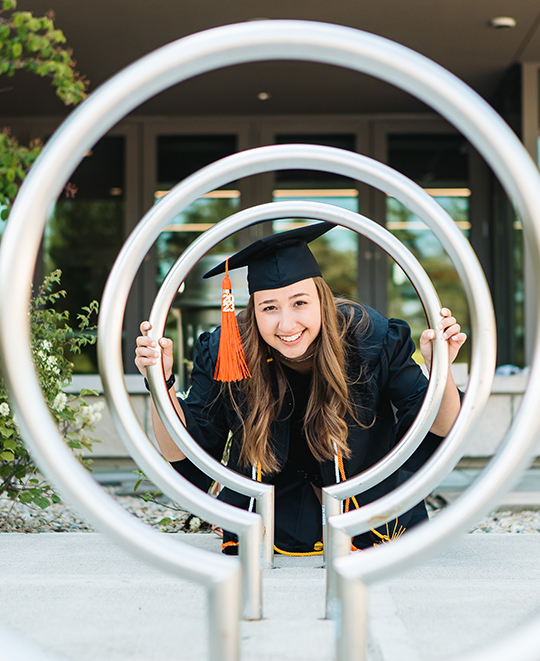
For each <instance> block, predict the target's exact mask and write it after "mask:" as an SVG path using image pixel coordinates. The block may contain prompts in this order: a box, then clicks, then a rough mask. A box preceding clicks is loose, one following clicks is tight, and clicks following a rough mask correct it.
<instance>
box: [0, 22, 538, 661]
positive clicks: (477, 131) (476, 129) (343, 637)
mask: <svg viewBox="0 0 540 661" xmlns="http://www.w3.org/2000/svg"><path fill="white" fill-rule="evenodd" d="M272 59H276V60H306V61H315V62H322V63H327V64H334V65H338V66H343V67H346V68H349V69H352V70H356V71H359V72H361V73H366V74H369V75H373V76H375V77H377V78H380V79H382V80H384V81H386V82H388V83H391V84H394V85H395V86H397V87H398V88H400V89H403V90H405V91H408V92H410V93H411V94H413V95H414V96H416V97H417V98H419V99H421V100H422V101H424V102H425V103H426V104H427V105H429V106H431V107H432V108H433V109H435V110H436V111H438V112H439V113H440V114H441V115H442V116H443V117H445V118H446V119H447V120H448V121H450V122H451V123H453V124H454V125H455V126H456V127H457V128H458V129H459V130H460V131H461V132H462V133H463V134H464V135H465V136H466V137H467V138H468V140H469V141H470V142H471V143H472V144H473V145H474V146H475V148H476V149H477V151H478V152H479V153H480V154H481V155H482V156H483V157H484V158H485V159H486V160H487V161H488V163H489V165H490V166H491V168H492V169H493V171H494V172H495V174H497V175H498V177H499V178H500V180H501V182H502V185H503V187H504V188H505V190H506V192H507V193H508V195H509V197H510V198H511V199H512V200H513V201H514V204H515V207H516V209H517V211H518V213H519V215H520V218H521V220H522V223H523V230H524V235H525V238H526V240H527V242H528V244H529V247H530V254H531V261H532V265H533V268H534V271H535V275H536V278H537V279H538V280H540V252H539V249H538V246H539V245H540V241H539V238H540V177H539V175H538V171H537V169H536V166H535V165H534V163H533V162H532V160H531V159H530V157H529V155H528V154H527V153H526V151H525V149H524V147H523V145H521V143H520V142H519V141H518V139H517V137H516V136H515V135H514V134H513V133H512V131H511V130H510V129H509V128H508V126H507V125H506V124H505V122H504V121H503V120H502V119H501V118H500V117H499V116H498V115H497V114H496V113H495V112H494V111H493V110H492V109H491V108H490V106H489V105H488V104H487V103H486V102H485V101H484V100H483V99H482V98H481V97H480V96H478V95H477V94H476V93H475V92H473V91H472V90H471V89H470V88H468V87H467V86H466V85H465V84H464V83H462V82H461V81H460V80H459V79H457V78H456V77H455V76H453V75H452V74H450V73H449V72H448V71H446V70H445V69H443V68H442V67H440V66H438V65H437V64H435V63H433V62H431V61H430V60H428V59H426V58H424V57H423V56H421V55H419V54H417V53H414V52H413V51H411V50H409V49H407V48H405V47H403V46H400V45H398V44H395V43H393V42H391V41H388V40H386V39H383V38H381V37H378V36H376V35H372V34H368V33H365V32H361V31H358V30H354V29H351V28H344V27H339V26H335V25H326V24H320V23H310V22H304V21H279V20H276V21H260V22H255V23H253V22H249V23H245V24H239V25H230V26H225V27H222V28H215V29H212V30H208V31H206V32H203V33H200V34H197V35H193V36H191V37H187V38H184V39H181V40H179V41H177V42H174V43H172V44H170V45H168V46H165V47H163V48H160V49H158V50H157V51H155V52H154V53H151V54H149V55H148V56H146V57H144V58H142V59H141V60H139V61H138V62H136V63H135V64H133V65H131V66H129V67H127V68H126V69H124V70H123V71H121V72H120V73H119V74H117V75H116V76H114V77H113V78H112V79H111V80H109V81H108V82H107V83H105V84H104V85H102V86H101V87H100V88H99V89H98V90H96V92H94V93H93V94H92V95H91V96H90V97H89V98H88V99H87V100H86V101H85V102H84V103H83V104H81V106H79V107H78V108H77V109H76V110H75V111H74V112H73V113H72V114H71V115H70V116H69V117H68V119H67V120H66V121H65V122H64V123H63V124H62V126H61V128H60V129H59V130H58V131H57V132H56V133H55V135H54V136H53V137H52V138H51V140H49V142H48V143H47V145H46V147H45V149H44V150H43V152H42V154H41V155H40V157H39V159H38V160H37V161H36V163H35V164H34V166H33V168H32V171H31V172H30V174H29V176H28V177H27V179H26V180H25V182H24V184H23V186H22V187H21V190H20V192H19V195H18V198H17V200H16V202H15V204H14V207H13V210H12V212H11V217H10V221H9V223H8V226H7V228H6V231H5V233H4V236H3V240H2V246H1V249H0V293H1V296H0V343H1V356H2V360H3V365H4V367H5V374H6V380H7V383H8V387H9V388H10V393H11V397H12V401H13V404H14V409H15V411H16V413H17V415H18V417H19V420H20V425H21V429H22V432H23V435H24V437H25V438H26V439H27V441H28V443H29V445H30V447H31V449H32V452H33V454H34V456H35V457H36V459H37V461H38V463H39V465H40V467H41V468H42V469H43V470H44V471H45V473H46V474H47V476H48V477H51V479H52V481H53V482H54V484H55V485H56V486H57V487H58V488H59V490H60V491H61V493H62V494H63V495H64V496H65V497H66V498H67V499H68V500H69V502H71V503H72V504H74V505H75V507H76V508H77V509H79V511H81V512H82V513H83V514H85V515H86V516H87V517H88V518H89V519H90V520H91V521H92V522H96V524H97V525H99V526H100V527H101V528H102V529H104V530H106V532H107V533H108V534H110V535H111V536H112V537H114V538H115V539H117V540H119V541H120V542H121V543H123V545H124V546H125V547H126V548H128V549H132V548H133V550H134V552H139V553H140V554H141V555H142V556H143V557H145V558H147V559H148V560H151V561H153V562H157V563H158V564H160V565H161V566H163V567H165V568H167V569H169V570H173V568H174V571H178V572H185V571H188V572H189V570H186V566H187V565H189V563H185V564H183V565H182V568H179V564H180V561H179V557H180V555H181V554H182V553H186V554H187V555H189V552H187V551H184V550H183V547H182V546H181V545H180V544H175V542H174V541H173V540H162V536H159V540H160V541H159V542H158V541H157V539H158V538H156V537H155V536H154V534H153V532H146V531H145V532H144V533H142V532H141V530H143V529H141V528H140V527H139V526H138V524H137V525H136V522H134V521H130V523H128V522H127V521H128V519H132V517H130V515H125V513H123V511H122V512H120V508H117V506H115V505H114V504H112V503H111V501H110V499H109V498H108V497H105V496H103V495H102V494H101V495H99V494H100V493H101V490H100V489H99V488H97V487H95V485H93V482H92V480H91V478H90V477H89V476H87V475H85V474H84V472H83V469H81V470H80V471H78V469H77V463H76V461H75V460H74V459H73V457H72V456H71V454H70V453H69V451H68V450H66V448H65V447H63V444H62V439H61V438H60V436H59V435H58V433H57V431H56V428H55V425H54V424H53V421H52V418H51V416H50V414H49V412H48V410H47V407H46V405H45V402H44V401H43V398H42V396H41V392H40V389H39V385H38V383H37V379H36V375H35V371H34V368H33V364H32V358H31V353H30V350H29V346H30V340H29V329H28V320H27V308H28V299H29V295H30V282H31V279H32V275H33V270H34V264H35V261H36V257H37V254H38V250H39V245H40V242H41V236H42V233H43V228H44V226H45V222H46V217H47V212H48V210H49V209H50V208H51V206H52V205H53V204H54V201H55V200H56V199H57V197H58V196H59V194H60V192H61V190H62V188H63V187H64V186H65V183H66V182H67V180H68V178H69V176H70V175H71V173H72V172H73V170H74V169H75V168H76V166H77V165H78V163H79V162H80V161H81V160H82V158H83V156H84V154H85V153H86V151H87V150H88V149H90V148H91V147H92V146H93V145H94V144H95V142H96V141H97V140H99V138H101V137H102V136H103V135H104V134H105V133H106V132H107V131H108V130H109V129H110V128H111V127H112V126H113V125H114V124H115V123H116V122H117V121H118V120H120V119H121V118H122V117H124V116H125V115H126V114H127V113H128V112H130V111H131V110H133V109H134V108H135V107H136V106H138V105H139V104H140V103H142V102H144V101H146V100H147V99H148V98H150V97H152V96H153V95H155V94H157V93H159V92H161V91H163V90H164V89H166V88H168V87H170V86H171V85H174V84H176V83H178V82H181V81H182V80H186V79H188V78H191V77H193V76H196V75H199V74H202V73H205V72H208V71H212V70H214V69H218V68H222V67H226V66H231V65H235V64H241V63H246V62H252V61H262V60H272ZM304 166H308V164H307V163H306V164H304ZM308 167H309V166H308ZM245 174H246V175H248V174H251V172H249V171H247V172H246V173H245ZM409 208H411V207H409ZM411 210H413V209H411ZM539 315H540V312H539V313H538V315H537V331H536V336H535V352H534V357H533V361H532V364H531V371H530V377H529V385H528V388H527V391H526V393H525V395H524V398H523V402H522V405H521V408H520V410H519V412H518V415H517V416H516V418H515V420H514V423H513V425H512V427H511V432H510V435H509V436H508V437H507V440H506V441H505V443H504V445H503V447H502V448H501V450H500V451H499V453H498V455H497V456H496V457H495V459H494V460H493V461H492V462H491V463H490V465H489V466H488V469H487V471H486V472H485V473H484V475H482V477H481V478H480V479H479V480H478V481H477V482H476V483H475V485H474V486H473V487H472V488H471V489H470V490H469V492H468V494H467V497H466V498H464V499H462V500H458V501H456V503H454V504H453V505H452V506H451V507H450V508H448V510H447V511H445V512H443V513H442V514H440V515H439V517H437V519H435V520H434V521H433V522H431V524H430V530H429V535H427V534H426V533H425V527H419V528H418V529H417V530H412V531H410V533H409V534H408V535H405V536H403V537H402V538H400V539H399V540H397V541H396V542H394V543H393V544H389V545H387V546H386V547H383V548H381V549H377V550H376V551H377V552H376V553H375V552H371V551H369V552H367V553H365V554H362V555H363V556H364V557H363V558H362V561H361V562H359V559H358V558H354V557H353V558H340V559H338V560H336V562H335V564H336V566H337V568H338V572H339V577H340V580H342V581H343V582H342V583H340V588H341V587H343V586H345V588H346V587H347V586H348V587H350V588H351V589H352V590H354V589H355V588H356V587H360V588H361V587H362V583H361V581H360V580H359V579H360V577H363V578H366V577H367V576H368V575H369V577H370V580H375V579H376V578H377V577H379V576H384V575H387V574H388V573H389V572H390V571H394V570H396V569H397V568H398V567H402V566H406V565H407V564H413V563H415V562H420V561H421V560H423V559H425V558H427V557H429V556H431V555H433V554H434V553H436V552H437V551H439V550H441V549H442V548H444V547H445V546H447V545H448V544H449V543H450V542H451V540H452V539H453V538H454V537H455V536H456V535H457V534H459V533H460V532H462V531H464V530H466V529H467V527H468V526H469V525H470V524H471V523H472V522H473V521H474V520H476V519H477V518H478V517H480V516H481V515H482V514H484V513H485V512H487V511H488V510H489V508H490V506H492V505H493V504H494V503H495V502H496V501H497V498H498V497H499V496H500V495H501V494H502V493H503V491H505V490H508V489H510V488H511V486H512V485H513V483H514V482H515V481H516V480H517V479H518V476H519V472H520V471H521V470H522V469H524V468H525V466H526V465H527V463H528V461H529V459H530V457H531V455H532V452H533V443H534V441H535V439H536V434H537V432H538V429H539V427H540V419H539V418H538V416H537V415H536V413H537V393H538V391H539V390H540V364H539V358H538V344H539V342H540V323H538V321H539ZM473 348H474V346H473ZM473 369H474V365H473ZM468 396H469V391H468V392H467V395H466V398H465V401H464V406H465V403H466V401H467V397H468ZM458 423H459V424H462V423H461V422H460V421H458ZM68 455H69V457H68ZM75 475H76V476H77V480H75V481H74V480H73V477H74V476H75ZM92 485H93V486H92ZM469 494H470V497H469ZM126 517H127V518H126ZM156 534H157V533H156ZM149 540H150V541H149ZM171 544H172V545H173V546H171ZM173 548H174V552H173ZM196 555H197V558H201V557H202V554H201V552H200V551H199V552H197V554H196ZM205 557H206V556H205ZM193 558H195V556H193ZM212 558H213V560H212V561H210V560H209V562H212V564H213V565H214V563H215V566H216V567H218V566H219V567H224V568H225V567H226V568H227V570H229V568H231V567H232V568H233V570H232V571H231V574H234V571H239V569H237V565H235V564H234V563H232V564H229V565H226V564H222V563H223V561H225V560H229V561H230V560H231V559H230V558H228V559H227V558H218V557H216V556H212ZM203 564H206V563H201V562H200V561H199V560H195V559H194V560H193V567H194V573H193V576H195V577H199V578H200V580H209V581H210V580H211V579H209V572H208V567H209V566H210V565H208V567H205V568H204V571H203V574H204V576H202V575H201V574H199V573H197V572H198V571H200V569H201V565H203ZM360 565H361V568H360ZM231 580H232V579H231ZM366 580H367V579H366ZM350 594H351V592H348V593H346V594H344V593H343V594H342V599H341V603H342V604H343V603H346V605H348V604H349V603H350V601H349V597H350ZM211 608H212V610H216V609H223V611H224V613H223V614H221V616H222V617H224V616H225V615H226V614H227V615H228V614H231V613H232V612H233V611H235V608H234V607H232V608H231V602H230V601H228V603H227V604H226V605H225V603H224V601H221V602H219V600H217V601H212V600H211ZM357 612H358V611H356V613H357ZM349 615H351V613H350V612H346V611H345V610H344V609H343V608H342V617H341V618H340V625H341V626H340V635H339V640H338V653H339V655H340V658H354V657H350V656H344V655H345V654H346V653H349V652H350V653H355V652H356V651H358V650H359V649H360V650H361V649H362V645H363V641H360V642H361V644H360V647H358V638H357V637H355V635H354V633H353V631H352V629H351V624H352V619H351V617H349ZM231 617H232V619H233V620H234V614H233V615H231ZM230 623H231V620H229V624H230ZM357 628H359V629H360V628H361V627H359V626H358V622H357ZM233 629H234V627H233ZM232 639H234V635H232V636H230V637H229V642H231V640H232ZM219 640H220V641H221V640H222V639H221V638H219ZM236 640H237V639H236ZM214 643H215V640H214ZM217 644H219V643H217ZM355 646H356V647H355ZM215 649H216V648H215V647H214V648H213V650H214V651H215ZM230 650H231V645H229V647H228V648H227V653H224V651H223V648H222V649H221V651H220V654H217V655H216V656H214V657H212V658H216V659H217V658H221V659H223V658H233V656H232V653H230ZM356 658H360V657H358V656H357V657H356Z"/></svg>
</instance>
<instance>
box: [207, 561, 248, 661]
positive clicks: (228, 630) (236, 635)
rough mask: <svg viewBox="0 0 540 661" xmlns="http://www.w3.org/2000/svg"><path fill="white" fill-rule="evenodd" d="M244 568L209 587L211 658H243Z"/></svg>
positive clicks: (229, 660)
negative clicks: (241, 591)
mask: <svg viewBox="0 0 540 661" xmlns="http://www.w3.org/2000/svg"><path fill="white" fill-rule="evenodd" d="M239 574H240V568H238V571H237V573H236V574H231V575H229V576H227V577H226V578H225V579H223V580H221V581H219V582H215V583H214V584H213V585H212V586H211V587H210V589H209V590H208V615H209V629H210V631H209V634H210V635H209V639H210V645H209V655H208V656H209V659H210V661H239V659H240V622H239V617H240V604H241V594H240V590H239V589H238V588H239V586H238V583H239V579H240V576H239Z"/></svg>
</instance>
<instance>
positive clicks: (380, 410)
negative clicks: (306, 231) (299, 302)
mask: <svg viewBox="0 0 540 661" xmlns="http://www.w3.org/2000/svg"><path fill="white" fill-rule="evenodd" d="M353 311H354V320H353V323H352V324H351V333H350V337H349V338H348V339H349V347H348V349H347V370H348V374H349V377H350V378H351V380H352V381H353V382H354V381H355V380H356V383H355V384H354V385H353V386H352V387H351V388H350V392H351V397H352V401H353V402H354V404H355V406H356V413H357V417H359V419H360V420H361V421H362V422H363V423H364V424H370V423H371V422H372V421H373V417H374V416H375V422H374V424H372V425H371V426H370V427H369V428H363V427H361V426H359V425H358V424H357V423H356V422H355V421H354V420H353V419H352V418H348V419H347V424H348V427H349V438H348V443H349V447H350V449H351V457H350V459H348V460H345V461H344V465H345V473H346V475H347V477H352V476H354V475H356V474H358V473H360V472H361V471H363V470H366V469H367V468H369V467H370V466H372V465H373V464H375V463H376V462H377V461H379V460H380V459H382V457H384V456H385V455H386V454H387V453H388V452H389V451H390V450H391V449H392V448H393V447H394V446H395V444H396V443H397V442H398V441H399V439H400V438H401V437H402V436H403V434H404V433H405V432H406V431H407V429H408V428H409V427H410V425H411V424H412V422H413V420H414V418H415V417H416V415H417V413H418V411H419V409H420V407H421V405H422V402H423V399H424V395H425V392H426V388H427V379H426V377H425V376H424V375H423V373H422V371H421V370H420V368H419V366H418V365H417V364H416V363H415V362H414V361H413V359H412V354H413V352H414V351H415V345H414V342H413V341H412V339H411V336H410V329H409V326H408V325H407V324H406V323H405V322H404V321H401V320H397V319H390V320H389V319H386V318H385V317H384V316H383V315H381V314H380V313H379V312H377V311H375V310H373V309H371V308H368V307H361V306H359V305H354V307H353ZM344 312H346V310H344ZM364 315H367V317H368V319H367V320H366V319H365V316H364ZM361 319H364V323H363V324H361V325H360V326H359V329H357V328H356V327H357V326H358V323H359V322H360V320H361ZM366 321H367V323H366ZM219 337H220V331H219V328H218V329H216V330H215V331H213V332H212V333H203V334H202V335H201V336H200V338H199V341H198V346H197V351H196V356H195V360H194V366H193V371H192V375H191V378H192V386H191V389H190V391H189V393H188V396H187V397H186V399H185V400H180V402H181V406H182V409H183V411H184V413H185V416H186V425H187V429H188V431H189V432H190V433H191V435H192V436H193V437H194V438H195V440H196V441H197V442H198V443H199V444H200V445H201V446H202V447H203V448H204V449H205V450H206V451H207V452H209V453H210V454H211V455H212V456H213V457H214V458H215V459H217V460H221V457H222V455H223V451H224V448H225V444H226V441H227V438H228V436H229V430H230V431H232V433H233V436H232V445H231V451H230V457H229V462H228V466H229V467H230V468H232V469H233V470H235V471H237V472H239V473H242V474H244V475H247V476H249V477H251V468H250V467H243V466H240V465H239V453H240V443H239V437H240V434H239V428H240V422H239V420H238V418H237V415H236V413H235V411H234V408H233V407H232V405H231V403H230V401H229V400H228V397H227V395H226V394H224V392H223V390H222V386H221V384H220V383H218V382H216V381H214V379H213V374H214V369H215V364H216V359H217V354H218V348H219ZM360 373H362V378H361V379H360V380H358V378H357V377H358V374H360ZM292 407H293V395H292V393H291V391H290V389H289V390H288V391H287V392H286V395H285V399H284V403H283V407H282V410H281V412H280V414H279V416H278V418H277V420H276V422H275V423H274V425H273V426H272V430H271V437H272V442H273V444H274V451H275V453H276V456H277V458H278V461H279V462H280V465H282V466H284V465H285V463H286V461H287V457H288V456H289V440H290V438H289V437H290V418H291V416H290V411H291V409H292ZM440 441H441V438H440V437H438V436H435V435H434V434H431V433H429V434H428V435H427V437H426V438H425V439H424V441H423V442H422V444H421V446H420V447H419V448H418V449H417V450H416V452H415V453H414V454H413V456H412V457H411V458H410V459H409V460H408V461H407V462H406V463H405V464H404V465H403V466H402V467H401V468H400V469H399V470H398V471H397V472H396V473H394V474H393V475H391V476H389V477H388V478H386V480H384V481H383V482H381V483H380V484H378V485H376V486H375V487H373V488H372V489H370V490H369V491H367V492H365V493H363V494H361V495H360V496H359V497H357V500H358V502H359V504H361V505H362V504H366V503H368V502H372V501H373V500H376V499H377V498H380V497H382V496H383V495H385V494H386V493H388V492H390V491H392V490H393V489H395V488H396V487H397V486H398V485H399V484H401V483H402V482H404V481H405V480H406V479H408V478H409V477H410V476H411V475H412V473H413V472H414V471H415V470H417V469H418V468H419V467H420V466H421V465H422V464H423V463H424V462H425V461H426V460H427V458H429V456H430V455H431V454H432V453H433V452H434V450H435V449H436V448H437V446H438V445H439V443H440ZM173 466H174V467H175V469H176V470H177V471H178V472H179V473H181V474H182V475H183V476H184V477H186V478H187V479H189V480H190V481H191V482H193V483H194V484H195V485H196V486H198V487H199V488H201V489H203V490H205V491H206V490H208V488H209V486H210V483H211V480H210V478H208V477H207V476H206V475H204V474H203V473H202V472H201V471H200V470H199V469H198V468H197V467H196V466H194V465H193V464H192V463H191V462H190V461H189V460H188V459H185V460H183V461H180V462H174V463H173ZM319 466H320V473H321V483H322V485H323V486H327V485H330V484H335V481H336V480H335V469H334V462H333V461H325V462H322V463H321V464H320V465H319ZM291 475H292V474H291ZM291 475H289V479H287V482H286V484H278V486H277V487H276V527H275V539H276V546H277V547H278V548H279V549H282V550H284V551H288V552H309V551H313V549H314V545H315V544H316V543H317V542H320V541H321V539H322V522H321V506H320V502H319V500H318V498H317V496H316V494H315V491H314V489H313V488H312V486H311V484H310V483H309V481H308V480H306V479H304V478H302V477H301V476H300V475H298V476H297V478H296V479H295V477H291ZM263 481H264V482H269V483H273V482H274V481H275V475H274V476H273V475H266V476H263ZM278 482H279V481H278ZM219 498H220V499H221V500H224V501H225V502H228V503H230V504H232V505H235V506H237V507H241V508H243V509H247V507H248V505H249V498H248V497H247V496H243V495H241V494H237V493H235V492H233V491H231V490H230V489H227V488H225V489H223V490H222V492H221V493H220V495H219ZM426 517H427V513H426V509H425V506H424V503H423V502H422V503H419V504H418V505H417V506H416V507H414V508H413V509H412V510H410V511H409V512H406V513H405V514H403V515H402V516H401V517H399V526H403V527H404V528H409V527H411V526H413V525H415V524H417V523H419V522H420V521H422V520H423V519H425V518H426ZM399 526H398V527H399ZM391 528H393V525H391ZM229 539H232V536H231V535H229V534H227V533H226V534H225V537H224V541H227V540H229ZM378 541H380V540H379V538H378V537H377V536H375V535H374V534H373V533H369V532H368V533H366V534H365V535H360V536H358V537H356V538H355V539H354V543H355V546H357V548H365V547H366V546H370V545H372V544H373V543H374V542H378Z"/></svg>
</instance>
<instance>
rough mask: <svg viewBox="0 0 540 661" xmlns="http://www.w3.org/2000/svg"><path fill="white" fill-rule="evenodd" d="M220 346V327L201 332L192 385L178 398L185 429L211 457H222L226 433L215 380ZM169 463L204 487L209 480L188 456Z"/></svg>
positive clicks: (221, 400) (218, 385) (223, 410)
mask: <svg viewBox="0 0 540 661" xmlns="http://www.w3.org/2000/svg"><path fill="white" fill-rule="evenodd" d="M218 348H219V329H218V330H216V331H214V332H213V333H203V334H202V335H201V336H200V338H199V340H198V342H197V348H196V353H195V359H194V363H193V371H192V373H191V388H190V390H189V392H188V394H187V396H186V397H185V398H182V396H181V395H180V396H179V397H178V401H179V403H180V406H181V407H182V410H183V412H184V415H185V418H186V429H187V431H188V432H189V433H190V434H191V435H192V436H193V438H194V439H195V441H196V442H197V443H198V444H199V445H200V446H201V447H202V448H204V449H205V450H206V451H207V452H208V453H209V454H210V455H211V456H212V457H214V459H216V460H217V461H220V460H221V457H222V455H223V450H224V449H225V444H226V442H227V438H228V435H229V424H228V421H227V411H226V402H225V401H224V397H223V396H222V393H221V386H220V384H219V383H217V382H216V381H214V369H215V362H216V358H217V351H218ZM171 466H172V467H173V468H174V469H175V470H176V471H178V472H179V473H180V474H181V475H183V476H184V477H185V478H186V479H187V480H189V481H190V482H192V483H193V484H195V485H196V486H197V487H199V488H200V489H203V490H204V491H207V490H208V488H209V487H210V484H211V483H212V480H211V478H209V477H208V476H207V475H205V474H204V473H203V472H202V471H201V470H200V469H199V468H197V467H196V466H195V465H194V464H192V463H191V461H190V460H189V459H183V460H181V461H175V462H172V463H171Z"/></svg>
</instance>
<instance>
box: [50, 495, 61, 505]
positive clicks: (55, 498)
mask: <svg viewBox="0 0 540 661" xmlns="http://www.w3.org/2000/svg"><path fill="white" fill-rule="evenodd" d="M51 500H52V501H53V503H61V502H62V499H61V498H60V496H57V495H56V494H55V493H53V495H52V496H51Z"/></svg>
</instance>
